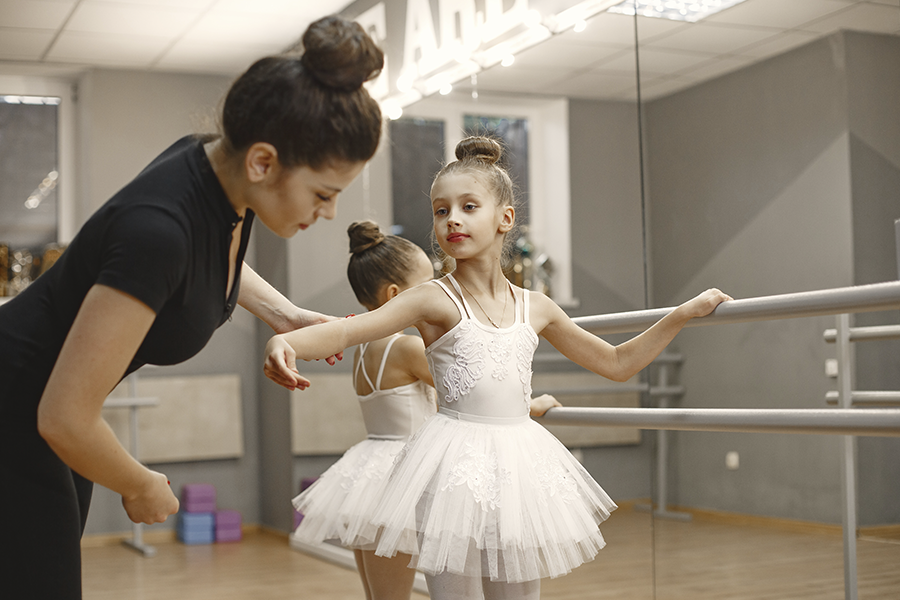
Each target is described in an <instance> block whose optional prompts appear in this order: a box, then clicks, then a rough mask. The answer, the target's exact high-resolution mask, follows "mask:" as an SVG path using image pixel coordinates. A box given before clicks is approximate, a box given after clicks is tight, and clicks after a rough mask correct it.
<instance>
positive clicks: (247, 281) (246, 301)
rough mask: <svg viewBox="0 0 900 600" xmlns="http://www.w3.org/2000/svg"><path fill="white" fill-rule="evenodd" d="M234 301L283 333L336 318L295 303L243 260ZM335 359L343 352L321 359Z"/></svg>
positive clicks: (339, 358)
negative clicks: (236, 300)
mask: <svg viewBox="0 0 900 600" xmlns="http://www.w3.org/2000/svg"><path fill="white" fill-rule="evenodd" d="M238 304H239V305H240V306H242V307H244V308H245V309H247V310H248V311H249V312H250V313H252V314H254V315H256V316H257V317H259V319H260V320H261V321H262V322H264V323H265V324H267V325H268V326H269V327H271V328H272V330H273V331H274V332H275V333H287V332H288V331H293V330H295V329H300V328H302V327H308V326H310V325H315V324H317V323H327V322H328V321H334V320H336V319H337V317H332V316H329V315H323V314H322V313H318V312H315V311H313V310H306V309H304V308H300V307H299V306H296V305H295V304H294V303H293V302H291V301H290V300H288V299H287V298H286V297H285V296H284V294H282V293H281V292H279V291H278V290H277V289H275V287H273V286H272V284H270V283H269V282H268V281H266V280H265V279H263V278H262V277H260V275H259V274H258V273H257V272H256V271H254V270H253V269H251V268H250V265H248V264H247V263H244V264H243V266H242V267H241V291H240V293H239V294H238ZM335 358H337V360H341V359H342V358H343V354H341V353H340V352H339V353H338V354H337V355H336V356H329V357H327V358H326V359H325V360H326V361H328V364H330V365H333V364H334V362H335Z"/></svg>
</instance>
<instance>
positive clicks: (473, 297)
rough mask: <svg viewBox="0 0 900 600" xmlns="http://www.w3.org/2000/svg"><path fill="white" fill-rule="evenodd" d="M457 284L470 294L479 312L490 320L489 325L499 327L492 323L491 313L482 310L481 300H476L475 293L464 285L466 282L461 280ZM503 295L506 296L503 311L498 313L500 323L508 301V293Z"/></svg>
mask: <svg viewBox="0 0 900 600" xmlns="http://www.w3.org/2000/svg"><path fill="white" fill-rule="evenodd" d="M459 285H461V286H462V287H463V289H464V290H466V292H468V293H469V295H470V296H472V300H474V301H475V304H477V305H478V308H480V309H481V312H482V313H484V316H486V317H487V320H488V321H490V322H491V325H493V326H494V327H495V328H496V329H500V326H499V325H497V324H496V323H494V320H493V319H492V318H491V315H489V314H487V311H486V310H484V307H483V306H481V302H479V301H478V298H476V297H475V294H473V293H472V292H469V288H467V287H466V284H464V283H463V282H462V281H460V282H459ZM507 291H508V290H507ZM505 296H506V298H505V299H504V300H503V313H502V314H501V315H500V322H501V323H502V322H503V317H505V316H506V304H507V303H508V302H509V294H505Z"/></svg>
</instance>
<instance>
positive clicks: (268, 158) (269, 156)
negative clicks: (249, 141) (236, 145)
mask: <svg viewBox="0 0 900 600" xmlns="http://www.w3.org/2000/svg"><path fill="white" fill-rule="evenodd" d="M280 166H281V165H280V163H279V162H278V150H276V149H275V146H273V145H272V144H269V143H266V142H256V143H255V144H253V145H252V146H250V148H249V149H248V150H247V154H246V155H245V157H244V169H245V171H246V173H247V179H248V180H249V181H250V183H261V182H263V181H265V180H266V178H267V177H272V176H273V175H274V174H275V172H276V171H277V170H278V168H279V167H280Z"/></svg>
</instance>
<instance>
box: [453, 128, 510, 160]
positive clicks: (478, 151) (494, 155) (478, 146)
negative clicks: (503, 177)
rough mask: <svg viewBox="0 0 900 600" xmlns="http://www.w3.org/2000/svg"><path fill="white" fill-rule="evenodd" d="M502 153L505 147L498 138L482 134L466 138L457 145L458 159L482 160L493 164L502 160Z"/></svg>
mask: <svg viewBox="0 0 900 600" xmlns="http://www.w3.org/2000/svg"><path fill="white" fill-rule="evenodd" d="M502 154H503V148H502V147H501V146H500V143H499V142H497V140H494V139H491V138H489V137H484V136H480V135H475V136H471V137H467V138H464V139H463V140H461V141H460V142H459V143H458V144H457V145H456V158H457V159H458V160H465V159H470V160H480V161H483V162H486V163H487V164H489V165H492V164H494V163H496V162H497V161H498V160H500V156H501V155H502Z"/></svg>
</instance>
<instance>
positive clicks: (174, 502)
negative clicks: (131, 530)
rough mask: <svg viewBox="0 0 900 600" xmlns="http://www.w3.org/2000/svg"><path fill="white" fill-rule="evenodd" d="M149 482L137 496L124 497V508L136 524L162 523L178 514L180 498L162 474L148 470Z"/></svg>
mask: <svg viewBox="0 0 900 600" xmlns="http://www.w3.org/2000/svg"><path fill="white" fill-rule="evenodd" d="M147 476H148V477H147V482H146V484H145V486H144V487H143V488H142V489H141V490H140V491H139V492H137V493H136V494H134V495H131V496H122V506H124V507H125V512H126V513H128V518H129V519H131V520H132V521H134V522H135V523H146V524H147V525H152V524H154V523H162V522H163V521H165V520H166V518H167V517H168V516H169V515H174V514H175V513H177V512H178V498H176V497H175V494H173V493H172V488H171V487H170V486H169V480H168V479H166V476H165V475H163V474H162V473H157V472H156V471H151V470H149V469H147Z"/></svg>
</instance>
